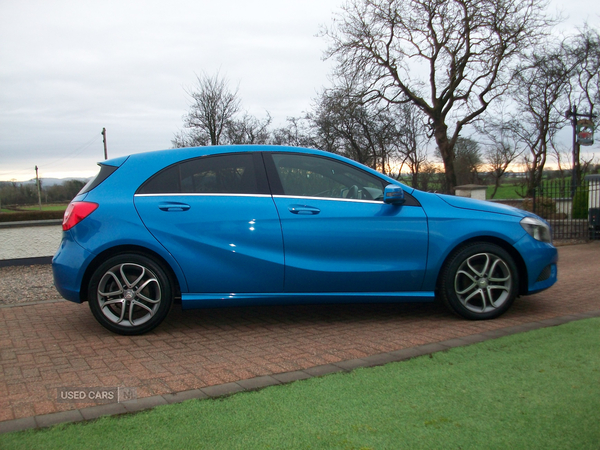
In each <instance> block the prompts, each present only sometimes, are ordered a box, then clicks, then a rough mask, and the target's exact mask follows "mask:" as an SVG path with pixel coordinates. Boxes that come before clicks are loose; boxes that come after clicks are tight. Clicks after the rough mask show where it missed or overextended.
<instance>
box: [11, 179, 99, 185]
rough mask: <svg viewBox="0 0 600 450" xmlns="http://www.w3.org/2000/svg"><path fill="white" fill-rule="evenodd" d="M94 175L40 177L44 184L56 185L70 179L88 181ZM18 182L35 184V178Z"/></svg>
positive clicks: (18, 182)
mask: <svg viewBox="0 0 600 450" xmlns="http://www.w3.org/2000/svg"><path fill="white" fill-rule="evenodd" d="M91 178H92V177H88V178H73V177H72V178H40V180H41V181H42V186H46V187H48V186H54V185H56V184H63V183H64V182H65V181H69V180H78V181H83V182H84V183H87V182H88V181H90V179H91ZM3 183H8V181H4V182H3ZM17 184H18V185H19V184H35V178H32V179H31V180H28V181H17Z"/></svg>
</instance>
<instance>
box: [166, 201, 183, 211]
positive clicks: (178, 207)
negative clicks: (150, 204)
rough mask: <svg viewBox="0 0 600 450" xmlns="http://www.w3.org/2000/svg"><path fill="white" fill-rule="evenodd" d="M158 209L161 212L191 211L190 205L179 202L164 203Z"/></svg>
mask: <svg viewBox="0 0 600 450" xmlns="http://www.w3.org/2000/svg"><path fill="white" fill-rule="evenodd" d="M158 209H160V210H161V211H187V210H188V209H190V205H187V204H185V203H178V202H164V203H159V205H158Z"/></svg>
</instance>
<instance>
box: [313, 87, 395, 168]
mask: <svg viewBox="0 0 600 450" xmlns="http://www.w3.org/2000/svg"><path fill="white" fill-rule="evenodd" d="M309 118H310V119H311V120H312V123H313V127H314V131H315V134H316V137H317V139H318V141H319V142H320V143H321V145H320V147H321V148H323V149H324V150H327V151H331V152H334V153H339V154H342V155H344V156H347V157H349V158H351V159H354V160H355V161H358V162H360V163H362V164H365V165H367V166H370V167H372V168H374V169H379V170H381V171H382V172H389V171H390V161H391V160H392V159H394V157H395V155H394V153H395V150H396V149H397V147H396V146H395V142H396V140H397V137H398V130H397V128H396V124H395V120H394V118H393V117H392V115H391V114H390V112H389V111H388V109H387V108H386V107H385V106H384V107H381V106H379V105H378V104H376V103H369V104H366V103H364V102H363V100H362V96H361V93H360V92H355V91H353V87H352V86H349V85H345V86H343V87H335V88H332V89H328V90H325V91H324V92H323V93H322V94H321V96H320V97H319V99H318V100H317V105H316V108H315V111H314V113H313V114H311V115H309Z"/></svg>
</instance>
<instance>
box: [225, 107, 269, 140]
mask: <svg viewBox="0 0 600 450" xmlns="http://www.w3.org/2000/svg"><path fill="white" fill-rule="evenodd" d="M270 125H271V116H270V115H269V113H267V117H266V118H265V119H264V120H259V119H257V118H256V117H254V116H252V115H250V114H248V113H246V114H244V115H243V116H242V118H241V119H232V120H229V121H228V123H227V124H226V127H225V130H224V133H225V136H226V140H227V143H229V144H268V143H270V141H271V132H270V130H269V126H270Z"/></svg>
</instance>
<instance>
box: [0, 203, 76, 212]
mask: <svg viewBox="0 0 600 450" xmlns="http://www.w3.org/2000/svg"><path fill="white" fill-rule="evenodd" d="M67 206H69V205H67V204H65V203H61V204H56V205H53V204H49V205H42V211H64V210H66V209H67ZM19 210H20V211H39V210H40V207H39V205H28V206H20V207H19ZM3 211H4V210H3ZM11 212H16V211H11Z"/></svg>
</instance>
